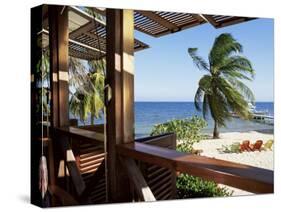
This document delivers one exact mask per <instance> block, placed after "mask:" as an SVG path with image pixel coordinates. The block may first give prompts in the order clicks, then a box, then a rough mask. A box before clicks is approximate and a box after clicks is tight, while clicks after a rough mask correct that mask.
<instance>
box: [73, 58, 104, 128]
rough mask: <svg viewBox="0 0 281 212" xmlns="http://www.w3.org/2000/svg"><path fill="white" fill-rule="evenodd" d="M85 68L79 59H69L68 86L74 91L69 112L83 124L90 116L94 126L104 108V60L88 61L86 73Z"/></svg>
mask: <svg viewBox="0 0 281 212" xmlns="http://www.w3.org/2000/svg"><path fill="white" fill-rule="evenodd" d="M85 66H86V65H85V64H83V63H82V62H81V60H79V59H76V58H71V59H70V67H69V69H70V76H71V77H70V79H71V80H70V84H71V85H72V86H73V89H72V90H74V91H73V92H71V98H70V111H71V112H72V113H73V114H74V115H75V116H78V117H80V120H81V121H83V122H84V123H85V120H87V118H88V116H89V115H90V119H91V124H94V119H95V118H99V117H100V114H101V113H102V109H103V107H104V94H103V89H104V76H105V74H104V72H105V70H104V67H105V65H104V60H100V61H89V62H88V64H87V66H88V67H89V70H88V71H87V70H86V68H85ZM71 73H72V74H71Z"/></svg>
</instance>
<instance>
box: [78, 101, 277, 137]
mask: <svg viewBox="0 0 281 212" xmlns="http://www.w3.org/2000/svg"><path fill="white" fill-rule="evenodd" d="M255 106H256V110H257V111H267V112H268V114H269V115H272V116H273V115H274V104H273V102H256V104H255ZM194 115H197V116H202V114H201V113H200V112H198V111H196V109H195V107H194V103H193V102H135V134H136V137H143V136H147V135H149V134H150V132H151V129H152V127H153V126H154V125H155V124H159V123H164V122H167V121H169V120H172V119H184V118H189V117H191V116H194ZM207 122H208V126H207V127H206V128H205V129H204V130H203V132H204V133H211V132H212V129H213V121H212V119H210V118H209V119H208V120H207ZM89 123H90V122H89V121H87V122H86V124H89ZM95 123H103V119H99V120H96V121H95ZM80 124H82V123H81V122H80ZM226 126H227V127H224V128H221V129H220V132H234V131H250V130H270V129H273V128H274V126H273V125H269V124H264V123H258V122H254V121H245V120H241V119H238V118H233V119H232V120H231V121H228V122H227V123H226Z"/></svg>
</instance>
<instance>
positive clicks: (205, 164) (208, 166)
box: [117, 142, 273, 193]
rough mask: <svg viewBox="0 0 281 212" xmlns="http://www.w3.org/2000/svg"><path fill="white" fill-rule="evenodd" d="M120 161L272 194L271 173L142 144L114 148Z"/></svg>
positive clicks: (265, 170)
mask: <svg viewBox="0 0 281 212" xmlns="http://www.w3.org/2000/svg"><path fill="white" fill-rule="evenodd" d="M117 151H118V153H119V154H121V155H123V156H124V157H130V158H133V159H136V160H140V161H143V162H147V163H150V164H156V165H159V166H162V167H166V168H171V169H174V170H176V171H179V172H182V173H188V174H190V175H194V176H198V177H201V178H203V179H206V180H211V181H215V182H217V183H221V184H225V185H230V186H233V187H236V188H239V189H242V190H246V191H249V192H253V193H273V171H271V170H267V169H262V168H257V167H253V166H248V165H243V164H238V163H233V162H229V161H224V160H218V159H214V158H208V157H203V156H198V155H193V154H185V153H181V152H177V151H175V150H171V149H166V148H162V147H156V146H152V145H147V144H142V143H137V142H135V143H131V144H122V145H118V147H117Z"/></svg>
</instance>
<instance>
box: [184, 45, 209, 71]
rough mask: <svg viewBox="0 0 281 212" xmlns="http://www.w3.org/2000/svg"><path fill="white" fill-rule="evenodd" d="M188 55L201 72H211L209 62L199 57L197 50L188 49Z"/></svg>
mask: <svg viewBox="0 0 281 212" xmlns="http://www.w3.org/2000/svg"><path fill="white" fill-rule="evenodd" d="M188 54H189V55H190V57H191V58H192V60H193V63H194V64H195V65H196V66H197V68H198V69H199V70H205V71H209V65H208V64H207V62H206V61H205V60H204V59H203V58H202V57H200V56H198V55H197V48H188Z"/></svg>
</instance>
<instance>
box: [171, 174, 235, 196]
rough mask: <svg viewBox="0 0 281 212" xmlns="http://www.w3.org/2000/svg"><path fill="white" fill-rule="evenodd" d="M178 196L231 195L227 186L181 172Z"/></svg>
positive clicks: (178, 180) (177, 184)
mask: <svg viewBox="0 0 281 212" xmlns="http://www.w3.org/2000/svg"><path fill="white" fill-rule="evenodd" d="M176 187H177V198H178V199H185V198H196V197H226V196H231V195H232V193H233V192H230V191H229V190H228V189H227V188H225V187H219V186H218V185H217V184H216V183H215V182H211V181H205V180H202V179H201V178H199V177H194V176H190V175H187V174H180V175H179V176H178V177H177V183H176Z"/></svg>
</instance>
